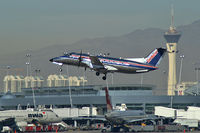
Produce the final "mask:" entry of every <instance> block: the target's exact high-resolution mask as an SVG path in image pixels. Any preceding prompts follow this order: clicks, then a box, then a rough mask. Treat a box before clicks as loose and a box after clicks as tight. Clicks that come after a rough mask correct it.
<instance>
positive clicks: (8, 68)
mask: <svg viewBox="0 0 200 133" xmlns="http://www.w3.org/2000/svg"><path fill="white" fill-rule="evenodd" d="M9 71H10V66H7V73H6V75H7V76H8V75H9Z"/></svg>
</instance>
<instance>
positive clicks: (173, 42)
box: [164, 8, 181, 96]
mask: <svg viewBox="0 0 200 133" xmlns="http://www.w3.org/2000/svg"><path fill="white" fill-rule="evenodd" d="M180 36H181V34H180V33H179V32H178V31H176V28H175V27H174V12H173V8H172V10H171V26H170V27H169V30H168V31H167V32H166V33H165V34H164V38H165V39H166V41H167V43H166V45H167V51H168V58H169V71H168V91H167V93H168V95H170V96H171V95H175V89H176V84H177V81H176V53H177V43H178V41H179V38H180Z"/></svg>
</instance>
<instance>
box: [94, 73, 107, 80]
mask: <svg viewBox="0 0 200 133" xmlns="http://www.w3.org/2000/svg"><path fill="white" fill-rule="evenodd" d="M99 75H100V72H96V76H99ZM102 79H103V80H106V74H105V76H103V77H102Z"/></svg>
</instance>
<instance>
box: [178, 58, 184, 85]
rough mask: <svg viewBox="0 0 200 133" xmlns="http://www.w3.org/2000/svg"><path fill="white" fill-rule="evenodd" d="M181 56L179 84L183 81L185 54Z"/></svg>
mask: <svg viewBox="0 0 200 133" xmlns="http://www.w3.org/2000/svg"><path fill="white" fill-rule="evenodd" d="M180 58H181V65H180V72H179V80H178V84H180V83H181V75H182V67H183V59H184V55H181V56H180Z"/></svg>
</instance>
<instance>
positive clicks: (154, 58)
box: [145, 48, 166, 66]
mask: <svg viewBox="0 0 200 133" xmlns="http://www.w3.org/2000/svg"><path fill="white" fill-rule="evenodd" d="M165 51H166V49H163V48H157V49H155V50H154V51H153V52H151V54H149V56H148V57H147V58H145V60H146V63H148V64H150V65H153V66H157V65H158V64H159V62H160V60H161V58H162V56H163V54H164V53H165Z"/></svg>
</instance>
